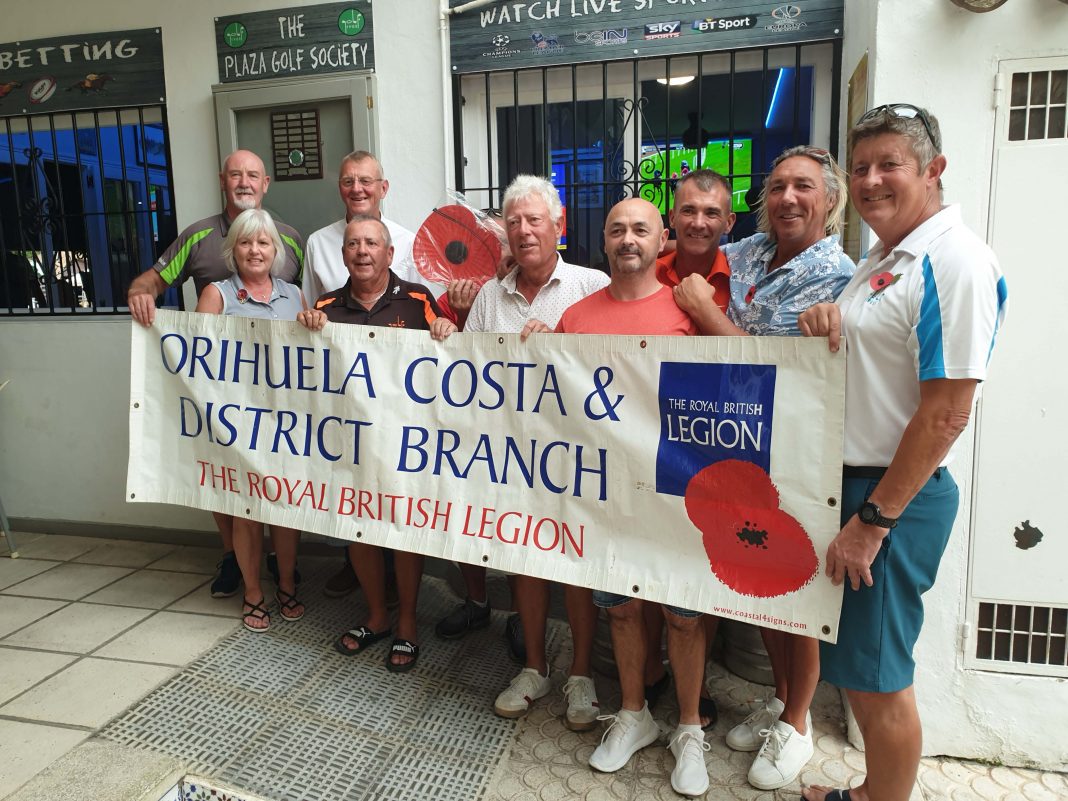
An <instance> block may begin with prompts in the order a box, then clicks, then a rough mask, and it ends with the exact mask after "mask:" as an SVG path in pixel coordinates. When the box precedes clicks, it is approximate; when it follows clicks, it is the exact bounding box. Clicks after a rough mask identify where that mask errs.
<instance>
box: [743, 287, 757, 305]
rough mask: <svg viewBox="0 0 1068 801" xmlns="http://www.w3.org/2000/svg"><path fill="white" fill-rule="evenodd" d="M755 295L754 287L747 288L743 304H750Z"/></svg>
mask: <svg viewBox="0 0 1068 801" xmlns="http://www.w3.org/2000/svg"><path fill="white" fill-rule="evenodd" d="M755 295H756V287H755V286H751V287H749V291H748V292H746V293H745V302H746V303H752V302H753V297H754V296H755Z"/></svg>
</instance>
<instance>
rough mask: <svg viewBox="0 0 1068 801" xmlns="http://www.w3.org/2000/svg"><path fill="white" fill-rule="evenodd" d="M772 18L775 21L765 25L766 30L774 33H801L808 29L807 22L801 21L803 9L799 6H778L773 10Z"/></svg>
mask: <svg viewBox="0 0 1068 801" xmlns="http://www.w3.org/2000/svg"><path fill="white" fill-rule="evenodd" d="M771 18H772V20H773V21H772V22H770V23H769V24H767V25H765V26H764V28H765V30H769V31H772V32H774V33H785V32H788V31H799V30H801V29H802V28H807V27H808V23H807V22H802V21H801V9H800V7H798V6H791V5H783V6H778V7H777V8H775V9H773V10H772V12H771Z"/></svg>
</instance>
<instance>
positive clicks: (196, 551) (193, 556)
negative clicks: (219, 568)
mask: <svg viewBox="0 0 1068 801" xmlns="http://www.w3.org/2000/svg"><path fill="white" fill-rule="evenodd" d="M221 558H222V551H221V550H219V549H217V548H196V547H194V546H192V545H182V546H180V547H178V548H175V549H174V550H173V551H171V552H170V553H169V554H167V555H166V556H164V557H163V558H161V559H157V560H156V561H155V562H152V563H151V564H149V565H148V568H149V569H150V570H173V571H175V572H176V573H201V574H203V575H206V576H213V575H215V566H216V565H217V564H218V562H219V560H220V559H221Z"/></svg>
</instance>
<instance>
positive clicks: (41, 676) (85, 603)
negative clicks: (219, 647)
mask: <svg viewBox="0 0 1068 801" xmlns="http://www.w3.org/2000/svg"><path fill="white" fill-rule="evenodd" d="M18 544H19V555H20V558H19V559H8V558H6V545H5V546H2V547H0V553H3V554H4V555H3V556H0V754H2V758H0V798H4V797H6V796H7V795H9V794H10V793H12V792H13V791H14V790H16V789H17V788H18V787H19V786H20V785H22V784H23V783H25V782H26V781H27V780H29V779H31V778H32V777H33V776H35V775H36V774H38V773H40V772H41V771H42V770H44V769H45V768H46V767H47V766H48V765H49V764H51V763H53V762H54V761H55V760H57V759H59V758H60V757H62V756H63V755H64V754H66V753H67V752H69V751H70V750H71V749H73V748H75V747H76V746H78V745H79V744H80V743H82V742H83V741H85V740H87V739H88V738H89V737H91V735H92V734H93V732H95V731H96V730H98V729H99V728H100V727H101V726H103V725H104V724H105V723H107V722H108V721H109V720H111V719H112V718H114V717H115V716H117V715H119V714H121V713H122V712H123V711H124V710H126V709H127V708H128V707H129V706H130V705H132V704H133V703H135V702H136V701H138V700H139V699H141V698H142V697H143V696H145V695H146V694H147V693H148V692H150V691H151V690H153V689H155V688H156V687H157V686H159V685H160V684H161V683H163V682H165V681H166V680H167V679H169V678H171V677H172V676H174V675H175V674H176V673H177V672H178V671H179V670H180V669H181V668H182V667H183V666H184V665H186V664H188V663H189V662H191V661H193V660H194V659H196V658H197V657H198V656H199V655H200V654H202V653H203V652H204V651H206V650H208V649H209V648H211V646H212V645H214V644H215V643H216V642H218V641H219V640H220V639H222V638H223V637H225V636H226V635H227V634H229V633H230V632H231V631H233V630H234V629H235V628H236V627H237V626H239V625H240V624H239V621H238V620H237V618H236V615H235V612H236V610H238V608H239V604H240V599H236V602H234V601H229V600H228V601H224V602H220V601H215V600H213V599H211V598H210V597H209V595H208V593H207V591H206V590H205V589H203V587H204V585H205V584H206V583H207V582H208V581H209V580H210V579H211V575H212V573H213V572H214V569H215V561H216V559H217V558H218V555H217V553H216V552H215V551H214V550H212V549H207V548H189V547H180V546H174V545H163V544H159V543H141V542H128V541H118V540H102V539H95V538H88V537H68V536H41V535H33V534H20V535H19V536H18ZM191 594H192V595H197V596H201V597H202V598H203V599H204V600H206V601H207V602H208V603H199V601H200V598H199V597H198V598H197V599H196V600H193V599H189V600H188V601H186V603H185V605H184V607H183V599H184V598H185V597H186V596H189V595H191ZM190 607H191V608H190Z"/></svg>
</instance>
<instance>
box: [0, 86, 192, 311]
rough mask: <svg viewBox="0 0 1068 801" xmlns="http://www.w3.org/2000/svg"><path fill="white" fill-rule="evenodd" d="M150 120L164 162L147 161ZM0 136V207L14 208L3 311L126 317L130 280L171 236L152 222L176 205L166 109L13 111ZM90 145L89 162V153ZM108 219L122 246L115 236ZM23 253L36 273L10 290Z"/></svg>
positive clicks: (6, 246)
mask: <svg viewBox="0 0 1068 801" xmlns="http://www.w3.org/2000/svg"><path fill="white" fill-rule="evenodd" d="M146 118H150V119H153V120H155V119H157V118H158V122H156V121H153V122H146ZM149 126H158V127H159V129H160V131H161V132H162V146H163V151H162V152H163V162H164V163H163V164H162V165H160V164H156V165H153V164H150V163H149V155H148V154H149V141H148V138H147V135H146V130H147V128H148V127H149ZM105 133H106V134H107V135H108V136H107V139H106V140H105V137H104V135H103V134H105ZM0 135H3V136H4V137H5V139H6V144H5V145H4V146H2V147H0V169H3V168H5V167H6V168H7V169H8V170H10V176H11V181H10V186H9V187H8V188H7V189H6V190H4V188H3V186H2V185H0V191H6V194H7V197H6V198H5V204H6V205H5V207H6V208H9V209H10V208H13V209H14V214H9V215H6V219H4V220H3V221H2V223H0V256H2V259H3V262H2V263H3V267H4V269H3V270H2V271H0V272H2V273H3V277H2V280H0V290H2V291H3V295H2V296H0V317H19V316H22V317H27V316H34V315H40V314H48V315H73V314H87V313H88V314H108V315H114V314H125V313H126V309H125V290H126V287H127V286H128V285H129V282H130V281H131V280H132V279H133V278H134V277H135V276H136V275H137V274H139V273H140V272H142V271H143V270H145V269H148V268H150V267H151V265H152V263H153V262H154V260H155V258H156V257H158V255H159V254H160V253H161V252H162V251H163V249H164V248H165V247H166V246H167V245H168V244H169V238H168V237H158V238H156V237H154V233H155V232H156V230H157V229H156V228H154V226H153V222H154V220H155V222H157V223H158V221H159V220H160V219H161V218H163V217H164V215H165V214H167V213H168V212H169V213H170V214H172V215H173V213H174V209H175V203H174V190H173V185H174V180H173V170H172V167H171V158H170V155H171V154H170V136H169V127H168V124H167V115H166V109H165V107H163V106H141V107H128V108H119V107H112V108H103V109H96V110H93V111H83V112H78V111H72V112H52V113H47V114H34V115H21V116H20V115H12V116H8V117H5V118H4V119H3V124H2V127H0ZM112 135H113V139H114V142H113V144H112ZM127 135H129V137H130V138H129V139H128V138H127ZM23 140H25V144H23ZM106 143H107V145H106ZM93 146H95V148H96V153H95V158H93V154H91V153H90V152H88V151H89V150H91V148H92V147H93ZM135 147H139V149H140V156H139V158H140V161H141V163H140V164H135V163H134V162H135V159H134V153H133V152H132V151H133V149H134V148H135ZM83 148H84V150H83ZM94 170H95V172H94ZM153 171H158V174H157V177H156V179H155V180H154V179H153ZM108 182H113V184H114V185H115V186H116V187H117V196H116V197H115V198H114V201H115V202H114V204H113V205H114V206H115V207H109V206H108V204H107V192H108V189H107V184H108ZM153 187H156V190H157V195H156V208H155V209H153V208H152V203H151V200H152V188H153ZM75 191H77V193H78V196H75V194H74V192H75ZM138 203H140V205H141V208H137V207H136V206H137V204H138ZM154 213H155V215H156V216H155V218H153V214H154ZM111 222H114V223H115V225H116V228H117V229H118V231H121V237H122V241H121V242H119V241H113V239H117V237H113V236H111V225H109V223H111ZM169 227H173V226H169ZM79 239H81V240H82V241H81V242H79V241H78V240H79ZM149 256H151V259H149V258H148V257H149ZM22 259H28V260H30V261H31V266H32V270H31V274H30V275H29V276H27V277H26V278H25V284H26V285H25V287H22V286H21V285H20V286H19V287H16V286H15V285H14V284H15V280H14V278H13V275H14V272H13V271H16V270H22V264H21V260H22ZM123 262H124V263H125V267H124V266H123ZM16 289H18V291H19V292H25V295H26V296H25V297H23V296H18V295H17V294H16ZM21 301H26V302H25V303H23V302H21ZM178 302H179V305H180V306H181V294H180V293H178ZM81 304H84V307H83V305H81Z"/></svg>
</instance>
